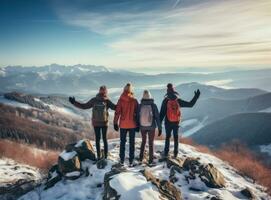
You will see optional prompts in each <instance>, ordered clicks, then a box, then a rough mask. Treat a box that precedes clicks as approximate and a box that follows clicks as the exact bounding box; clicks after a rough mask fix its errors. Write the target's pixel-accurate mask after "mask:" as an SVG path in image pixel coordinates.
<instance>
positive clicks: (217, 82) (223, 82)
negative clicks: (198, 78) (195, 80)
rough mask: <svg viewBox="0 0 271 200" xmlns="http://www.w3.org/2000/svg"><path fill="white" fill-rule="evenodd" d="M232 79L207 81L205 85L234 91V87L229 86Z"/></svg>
mask: <svg viewBox="0 0 271 200" xmlns="http://www.w3.org/2000/svg"><path fill="white" fill-rule="evenodd" d="M232 81H233V80H232V79H222V80H213V81H207V82H205V83H204V84H206V85H212V86H216V87H220V88H224V89H232V87H230V86H228V84H229V83H231V82H232Z"/></svg>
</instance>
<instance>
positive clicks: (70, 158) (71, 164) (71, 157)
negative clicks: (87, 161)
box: [58, 151, 81, 179]
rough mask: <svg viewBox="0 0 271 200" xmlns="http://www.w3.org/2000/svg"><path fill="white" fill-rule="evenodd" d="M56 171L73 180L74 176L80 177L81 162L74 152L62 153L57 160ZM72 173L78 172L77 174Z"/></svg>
mask: <svg viewBox="0 0 271 200" xmlns="http://www.w3.org/2000/svg"><path fill="white" fill-rule="evenodd" d="M58 170H59V172H60V173H61V175H62V176H65V177H67V178H72V179H74V178H75V176H76V175H79V176H80V171H81V161H80V159H79V157H78V155H77V153H76V152H75V151H71V152H66V151H64V152H62V153H61V154H60V156H59V158H58ZM74 172H79V174H78V173H74ZM79 176H78V177H79Z"/></svg>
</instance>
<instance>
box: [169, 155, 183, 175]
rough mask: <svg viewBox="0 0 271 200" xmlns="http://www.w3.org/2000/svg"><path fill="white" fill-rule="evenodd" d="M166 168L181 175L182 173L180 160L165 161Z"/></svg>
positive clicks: (170, 159)
mask: <svg viewBox="0 0 271 200" xmlns="http://www.w3.org/2000/svg"><path fill="white" fill-rule="evenodd" d="M167 167H168V168H173V169H174V170H175V171H177V172H179V173H182V171H183V161H182V160H180V159H172V158H169V159H167Z"/></svg>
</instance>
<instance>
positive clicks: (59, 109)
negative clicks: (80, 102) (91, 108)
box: [44, 103, 83, 119]
mask: <svg viewBox="0 0 271 200" xmlns="http://www.w3.org/2000/svg"><path fill="white" fill-rule="evenodd" d="M44 105H45V106H49V108H50V109H51V110H53V111H56V112H58V113H60V114H63V115H69V116H72V117H75V118H80V119H82V118H83V117H82V116H80V115H78V114H76V113H75V112H73V111H72V110H71V109H69V108H65V107H59V106H56V105H53V104H46V103H44Z"/></svg>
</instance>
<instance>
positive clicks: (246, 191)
mask: <svg viewBox="0 0 271 200" xmlns="http://www.w3.org/2000/svg"><path fill="white" fill-rule="evenodd" d="M241 194H242V195H244V196H245V197H247V198H248V199H255V196H254V194H253V192H252V191H251V189H249V188H248V187H247V188H245V189H243V190H241Z"/></svg>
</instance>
